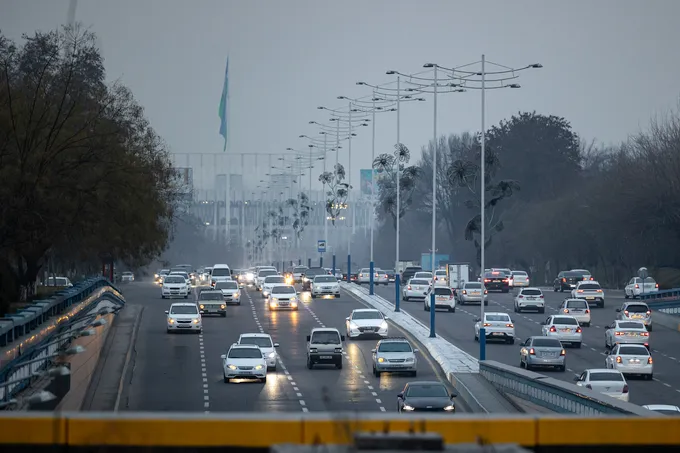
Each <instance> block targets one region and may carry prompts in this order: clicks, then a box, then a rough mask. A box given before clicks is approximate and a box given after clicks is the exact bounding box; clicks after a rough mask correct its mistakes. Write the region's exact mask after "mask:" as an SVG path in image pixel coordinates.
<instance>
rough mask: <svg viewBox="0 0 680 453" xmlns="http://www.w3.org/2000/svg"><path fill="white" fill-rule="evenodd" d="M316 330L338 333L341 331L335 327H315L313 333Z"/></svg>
mask: <svg viewBox="0 0 680 453" xmlns="http://www.w3.org/2000/svg"><path fill="white" fill-rule="evenodd" d="M315 332H336V333H340V331H339V330H338V329H336V328H335V327H315V328H313V329H312V333H315Z"/></svg>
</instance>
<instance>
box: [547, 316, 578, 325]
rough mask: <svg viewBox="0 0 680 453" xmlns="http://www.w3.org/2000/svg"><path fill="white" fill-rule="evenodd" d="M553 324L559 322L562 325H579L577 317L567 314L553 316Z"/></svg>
mask: <svg viewBox="0 0 680 453" xmlns="http://www.w3.org/2000/svg"><path fill="white" fill-rule="evenodd" d="M553 324H558V325H560V326H577V325H578V321H577V320H576V319H575V318H567V317H566V316H555V317H554V318H553Z"/></svg>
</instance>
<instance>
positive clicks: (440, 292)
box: [434, 288, 452, 296]
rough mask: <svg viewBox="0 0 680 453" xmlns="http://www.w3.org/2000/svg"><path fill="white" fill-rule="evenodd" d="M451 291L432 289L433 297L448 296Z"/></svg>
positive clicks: (447, 289)
mask: <svg viewBox="0 0 680 453" xmlns="http://www.w3.org/2000/svg"><path fill="white" fill-rule="evenodd" d="M451 294H452V293H451V289H450V288H435V289H434V295H435V296H450V295H451Z"/></svg>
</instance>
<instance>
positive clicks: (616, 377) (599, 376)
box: [590, 373, 624, 382]
mask: <svg viewBox="0 0 680 453" xmlns="http://www.w3.org/2000/svg"><path fill="white" fill-rule="evenodd" d="M590 380H591V381H600V382H606V381H619V382H622V381H623V380H624V379H623V375H622V374H621V373H590Z"/></svg>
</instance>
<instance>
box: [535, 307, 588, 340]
mask: <svg viewBox="0 0 680 453" xmlns="http://www.w3.org/2000/svg"><path fill="white" fill-rule="evenodd" d="M541 335H543V336H544V337H551V338H557V339H558V340H560V341H561V342H562V344H564V343H569V344H570V345H572V346H573V347H575V348H580V347H581V343H582V342H583V330H582V329H581V326H580V325H579V323H578V321H577V320H576V318H574V317H573V316H567V315H555V316H548V319H546V320H545V321H543V323H542V324H541Z"/></svg>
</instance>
